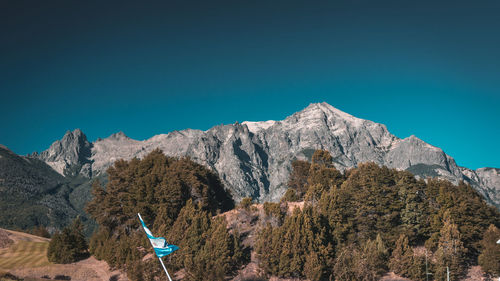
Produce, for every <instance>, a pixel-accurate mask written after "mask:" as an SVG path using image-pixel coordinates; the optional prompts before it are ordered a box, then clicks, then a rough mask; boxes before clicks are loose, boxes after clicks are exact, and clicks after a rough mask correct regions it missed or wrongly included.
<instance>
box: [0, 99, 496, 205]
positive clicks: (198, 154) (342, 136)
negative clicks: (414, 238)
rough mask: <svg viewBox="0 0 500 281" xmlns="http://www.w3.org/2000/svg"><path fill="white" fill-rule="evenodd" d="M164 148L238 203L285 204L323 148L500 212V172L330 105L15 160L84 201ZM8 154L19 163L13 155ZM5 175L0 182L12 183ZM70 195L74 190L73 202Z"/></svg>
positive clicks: (69, 144) (350, 162) (72, 138)
mask: <svg viewBox="0 0 500 281" xmlns="http://www.w3.org/2000/svg"><path fill="white" fill-rule="evenodd" d="M157 148H159V149H161V150H162V151H163V152H164V153H165V154H166V155H169V156H178V157H182V156H187V157H190V158H191V159H192V160H194V161H196V162H199V163H201V164H203V165H205V166H207V167H209V168H211V169H213V170H214V171H215V172H217V174H218V175H219V176H220V178H221V180H222V182H223V183H224V185H225V187H226V188H227V189H229V190H230V191H231V193H232V194H233V197H234V199H235V200H236V201H239V200H240V199H241V198H243V197H252V198H254V199H255V200H256V201H259V202H263V201H277V200H279V198H280V197H281V196H282V195H283V194H284V192H285V191H286V189H287V185H286V183H287V180H288V176H289V174H290V171H291V163H292V161H294V160H296V159H300V160H310V158H311V156H312V154H313V152H314V151H315V150H316V149H325V150H328V151H330V153H331V155H332V156H333V159H334V164H335V166H336V168H337V169H339V170H341V171H344V170H346V169H348V168H351V167H354V166H356V165H357V164H359V163H362V162H368V161H370V162H375V163H377V164H379V165H385V166H387V167H389V168H396V169H399V170H408V171H410V172H412V173H413V174H415V175H416V176H417V177H421V178H427V177H438V178H443V179H447V180H450V181H452V182H454V183H458V182H459V181H462V180H463V181H465V182H467V183H469V184H471V185H472V186H473V187H474V188H475V189H476V190H477V191H478V192H479V193H480V194H481V195H483V196H484V198H485V200H486V201H487V202H489V203H490V204H492V205H494V206H496V207H497V208H499V207H500V169H498V168H480V169H477V170H471V169H468V168H465V167H460V166H458V165H457V164H456V162H455V160H454V159H453V158H452V157H450V156H449V155H447V154H446V153H445V152H444V151H443V150H442V149H441V148H438V147H435V146H432V145H430V144H428V143H426V142H424V141H422V140H421V139H419V138H417V137H416V136H410V137H407V138H404V139H400V138H398V137H396V136H394V135H393V134H391V133H390V132H389V131H388V130H387V127H386V126H385V125H383V124H379V123H375V122H372V121H369V120H364V119H360V118H356V117H354V116H352V115H350V114H347V113H345V112H343V111H340V110H338V109H336V108H334V107H333V106H331V105H329V104H327V103H314V104H310V105H309V106H308V107H307V108H305V109H303V110H302V111H299V112H297V113H294V114H293V115H291V116H289V117H287V118H285V119H284V120H281V121H262V122H248V121H246V122H242V123H238V122H236V123H234V124H229V125H218V126H215V127H213V128H211V129H209V130H206V131H202V130H193V129H186V130H182V131H173V132H170V133H168V134H160V135H156V136H153V137H151V138H149V139H147V140H142V141H139V140H134V139H131V138H129V137H127V136H126V135H125V134H124V133H122V132H119V133H116V134H113V135H111V136H109V137H107V138H104V139H97V140H96V141H95V142H89V141H88V140H87V137H86V136H85V134H84V133H83V132H82V131H81V130H80V129H76V130H74V131H68V132H66V134H65V135H64V137H63V138H62V139H61V140H57V141H55V142H54V143H53V144H52V145H51V146H50V147H49V148H48V149H47V150H45V151H43V152H41V153H36V152H35V153H32V154H30V155H27V156H16V157H18V158H19V159H16V161H21V160H22V161H24V162H26V161H28V162H30V161H31V162H33V163H36V165H38V166H40V165H41V164H46V165H47V167H45V166H44V167H43V169H45V170H46V169H47V168H48V167H50V168H51V170H53V171H55V172H57V176H55V177H54V176H53V178H58V179H57V180H58V181H61V178H63V179H66V180H67V181H70V182H75V180H74V179H78V180H77V182H78V184H76V185H75V184H74V185H73V188H74V189H76V190H78V192H79V193H81V197H83V198H89V197H88V196H89V195H88V194H89V189H90V188H89V186H90V184H89V182H90V181H91V180H92V179H95V178H105V175H106V169H107V168H108V167H110V166H111V165H113V163H114V162H115V161H116V160H118V159H132V158H134V157H137V158H142V157H143V156H145V155H146V154H148V153H149V152H151V151H152V150H154V149H157ZM0 151H4V152H3V153H4V154H1V155H2V156H1V157H0V164H1V163H2V161H4V162H5V161H6V158H5V157H4V156H3V155H5V153H7V152H5V151H8V149H7V148H6V147H0ZM7 154H9V155H11V157H14V156H13V155H12V154H13V153H12V152H8V153H7ZM20 159H21V160H20ZM38 160H39V161H38ZM35 161H36V162H35ZM24 162H23V163H24ZM0 167H1V166H0ZM4 167H5V166H4ZM3 169H4V168H2V169H0V176H2V177H3V178H5V175H4V174H5V170H3ZM0 184H3V185H5V184H6V182H5V180H3V179H2V178H0ZM59 185H60V184H59ZM0 191H1V186H0ZM71 194H72V191H71V190H70V193H69V195H68V196H70V195H71ZM84 194H85V195H84ZM68 196H67V197H68ZM79 205H81V206H79V207H75V209H81V208H83V203H79Z"/></svg>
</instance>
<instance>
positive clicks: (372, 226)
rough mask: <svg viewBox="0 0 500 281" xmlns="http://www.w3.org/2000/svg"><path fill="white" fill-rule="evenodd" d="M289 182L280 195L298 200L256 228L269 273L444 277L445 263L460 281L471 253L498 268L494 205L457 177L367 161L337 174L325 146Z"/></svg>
mask: <svg viewBox="0 0 500 281" xmlns="http://www.w3.org/2000/svg"><path fill="white" fill-rule="evenodd" d="M288 185H289V187H290V189H289V190H288V191H287V192H286V193H285V195H284V196H283V198H282V204H286V202H290V201H305V207H304V208H303V210H298V209H297V210H295V211H294V212H293V213H292V214H291V215H289V216H286V217H285V219H284V220H283V223H282V224H279V225H274V226H273V225H271V224H269V225H267V226H266V227H264V228H263V229H262V231H261V232H260V235H259V238H258V240H257V242H256V250H257V253H258V256H259V259H260V265H261V267H262V268H263V270H264V271H265V272H266V273H267V274H268V275H273V276H280V277H289V278H291V277H293V278H307V279H309V280H378V278H380V276H381V275H382V274H383V273H385V272H387V271H389V270H390V271H393V272H395V273H396V274H399V275H402V276H404V277H408V278H410V279H412V280H426V276H431V277H430V279H431V280H433V279H435V280H445V278H446V267H448V268H449V270H450V272H451V274H450V280H458V279H459V278H461V277H463V276H464V275H465V273H466V269H467V268H468V267H469V266H470V265H475V264H477V263H478V262H479V264H480V265H481V266H482V268H483V269H484V270H485V271H486V272H488V273H490V274H499V273H500V268H499V267H500V264H499V263H498V260H499V259H498V255H499V254H500V249H499V247H498V245H495V244H494V243H493V240H494V239H493V237H494V236H495V235H498V227H499V226H500V221H499V219H500V215H499V212H498V211H497V210H496V209H495V208H493V207H491V206H489V205H487V204H486V203H485V201H484V200H483V199H482V197H481V196H480V195H479V194H478V193H477V192H476V191H475V190H474V189H473V188H472V187H471V186H470V185H467V184H465V183H463V182H461V183H459V184H458V186H455V185H453V184H452V183H450V182H448V181H444V180H437V179H428V180H427V181H424V180H417V179H415V177H414V176H413V175H412V174H411V173H409V172H406V171H397V170H395V169H389V168H387V167H380V166H378V165H376V164H374V163H364V164H360V165H359V166H358V167H357V168H353V169H349V170H346V171H345V173H343V174H342V173H340V172H339V171H338V170H337V169H335V167H334V165H333V159H332V157H331V156H330V153H329V152H328V151H324V150H318V151H316V152H315V153H314V154H313V157H312V161H311V162H307V161H295V162H294V163H293V164H292V172H291V175H290V179H289V182H288ZM497 237H498V238H500V236H497ZM495 257H496V259H495ZM427 274H429V275H427ZM430 274H432V275H430Z"/></svg>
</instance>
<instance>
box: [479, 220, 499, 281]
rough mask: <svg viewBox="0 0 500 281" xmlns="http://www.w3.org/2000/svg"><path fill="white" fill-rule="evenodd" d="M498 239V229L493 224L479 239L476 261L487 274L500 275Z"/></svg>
mask: <svg viewBox="0 0 500 281" xmlns="http://www.w3.org/2000/svg"><path fill="white" fill-rule="evenodd" d="M499 239H500V229H498V228H497V227H496V226H494V225H493V224H492V225H490V226H489V227H488V230H486V232H485V233H484V235H483V239H482V240H481V242H480V244H481V254H480V255H479V258H478V263H479V265H480V266H481V268H482V269H483V270H484V271H485V272H486V273H488V274H490V275H494V276H500V245H498V244H497V241H498V240H499Z"/></svg>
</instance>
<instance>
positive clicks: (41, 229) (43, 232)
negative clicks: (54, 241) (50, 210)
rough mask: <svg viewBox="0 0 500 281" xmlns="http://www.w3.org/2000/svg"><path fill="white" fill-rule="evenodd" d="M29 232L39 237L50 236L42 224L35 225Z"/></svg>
mask: <svg viewBox="0 0 500 281" xmlns="http://www.w3.org/2000/svg"><path fill="white" fill-rule="evenodd" d="M30 233H31V234H33V235H36V236H40V237H45V238H50V233H49V231H48V230H47V229H46V228H45V227H43V226H41V225H40V226H37V227H34V228H33V229H32V230H31V231H30Z"/></svg>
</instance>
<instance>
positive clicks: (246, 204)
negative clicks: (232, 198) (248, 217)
mask: <svg viewBox="0 0 500 281" xmlns="http://www.w3.org/2000/svg"><path fill="white" fill-rule="evenodd" d="M252 201H253V199H252V197H245V198H243V199H241V201H240V205H239V206H238V207H239V208H241V209H244V210H247V211H250V206H251V205H252Z"/></svg>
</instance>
